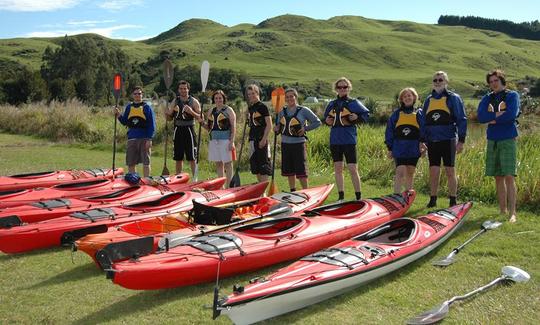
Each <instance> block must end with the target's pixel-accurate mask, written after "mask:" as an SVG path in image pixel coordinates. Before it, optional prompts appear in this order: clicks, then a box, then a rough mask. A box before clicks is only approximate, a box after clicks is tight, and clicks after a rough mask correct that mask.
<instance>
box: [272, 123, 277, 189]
mask: <svg viewBox="0 0 540 325" xmlns="http://www.w3.org/2000/svg"><path fill="white" fill-rule="evenodd" d="M277 119H278V114H276V121H277ZM276 148H277V132H274V149H273V150H272V151H273V154H272V182H273V181H274V171H275V170H276Z"/></svg>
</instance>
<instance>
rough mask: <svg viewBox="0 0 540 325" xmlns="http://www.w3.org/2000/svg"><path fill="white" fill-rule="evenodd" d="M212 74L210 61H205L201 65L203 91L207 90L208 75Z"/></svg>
mask: <svg viewBox="0 0 540 325" xmlns="http://www.w3.org/2000/svg"><path fill="white" fill-rule="evenodd" d="M209 74H210V63H208V61H206V60H205V61H203V63H202V65H201V85H202V91H203V92H205V91H206V85H207V84H208V75H209Z"/></svg>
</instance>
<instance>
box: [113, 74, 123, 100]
mask: <svg viewBox="0 0 540 325" xmlns="http://www.w3.org/2000/svg"><path fill="white" fill-rule="evenodd" d="M121 92H122V75H121V74H120V73H117V74H115V75H114V78H113V95H114V98H115V99H116V100H118V98H119V97H120V93H121Z"/></svg>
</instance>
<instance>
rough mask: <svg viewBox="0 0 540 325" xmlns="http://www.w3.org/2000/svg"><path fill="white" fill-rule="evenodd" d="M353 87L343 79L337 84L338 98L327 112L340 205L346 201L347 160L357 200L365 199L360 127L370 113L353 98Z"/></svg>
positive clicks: (329, 105) (335, 86)
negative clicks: (360, 171) (359, 163)
mask: <svg viewBox="0 0 540 325" xmlns="http://www.w3.org/2000/svg"><path fill="white" fill-rule="evenodd" d="M351 90H352V83H351V81H350V80H349V79H347V78H345V77H341V78H339V79H338V80H336V82H334V91H335V92H336V94H337V98H336V99H334V100H332V101H330V102H329V103H328V106H326V109H325V111H324V122H325V123H326V125H328V126H330V128H331V129H330V151H331V153H332V160H333V161H334V176H335V179H336V185H337V189H338V201H343V200H344V199H345V192H344V184H343V157H345V160H346V161H347V169H348V170H349V172H350V173H351V179H352V183H353V187H354V191H355V196H356V199H357V200H360V199H361V198H362V192H361V184H360V175H359V174H358V168H357V163H356V141H357V132H356V125H357V124H359V123H365V122H367V121H368V119H369V110H368V109H367V108H366V107H365V106H364V105H363V104H362V103H361V102H360V101H359V100H357V99H355V98H351V97H350V96H349V94H350V92H351Z"/></svg>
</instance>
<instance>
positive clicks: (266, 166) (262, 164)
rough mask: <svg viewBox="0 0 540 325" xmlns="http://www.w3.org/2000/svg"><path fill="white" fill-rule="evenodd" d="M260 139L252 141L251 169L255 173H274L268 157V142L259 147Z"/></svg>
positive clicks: (250, 143) (250, 144)
mask: <svg viewBox="0 0 540 325" xmlns="http://www.w3.org/2000/svg"><path fill="white" fill-rule="evenodd" d="M259 141H260V140H256V141H250V142H249V146H250V152H251V156H250V157H249V169H250V170H251V173H252V174H254V175H269V176H270V175H272V165H271V164H270V158H269V157H268V153H269V151H268V150H269V149H268V143H267V144H266V146H264V147H263V148H259Z"/></svg>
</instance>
